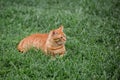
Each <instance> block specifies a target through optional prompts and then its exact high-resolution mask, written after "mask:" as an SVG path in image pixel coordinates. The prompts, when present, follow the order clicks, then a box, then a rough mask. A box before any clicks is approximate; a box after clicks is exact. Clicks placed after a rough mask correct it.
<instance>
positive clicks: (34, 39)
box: [17, 26, 66, 56]
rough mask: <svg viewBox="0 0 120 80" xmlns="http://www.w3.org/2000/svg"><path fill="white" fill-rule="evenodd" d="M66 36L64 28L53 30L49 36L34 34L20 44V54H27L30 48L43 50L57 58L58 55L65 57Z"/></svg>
mask: <svg viewBox="0 0 120 80" xmlns="http://www.w3.org/2000/svg"><path fill="white" fill-rule="evenodd" d="M65 42H66V36H65V34H64V32H63V26H60V27H59V28H58V29H55V30H51V31H50V32H49V33H48V34H32V35H30V36H28V37H26V38H24V39H23V40H21V41H20V43H19V44H18V47H17V48H18V50H19V51H20V52H26V51H28V50H29V49H30V48H32V47H34V48H36V49H41V50H42V51H44V52H45V53H46V54H51V55H53V56H55V55H56V54H59V55H63V54H64V53H65V51H66V50H65Z"/></svg>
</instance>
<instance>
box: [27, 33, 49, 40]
mask: <svg viewBox="0 0 120 80" xmlns="http://www.w3.org/2000/svg"><path fill="white" fill-rule="evenodd" d="M27 38H33V39H37V38H40V39H47V38H48V34H40V33H36V34H32V35H30V36H28V37H27Z"/></svg>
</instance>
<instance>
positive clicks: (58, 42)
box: [54, 39, 65, 45]
mask: <svg viewBox="0 0 120 80" xmlns="http://www.w3.org/2000/svg"><path fill="white" fill-rule="evenodd" d="M54 41H55V42H56V44H58V45H62V44H65V41H62V40H60V39H54Z"/></svg>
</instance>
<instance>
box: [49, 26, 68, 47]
mask: <svg viewBox="0 0 120 80" xmlns="http://www.w3.org/2000/svg"><path fill="white" fill-rule="evenodd" d="M50 35H51V39H52V41H53V42H54V43H56V44H58V45H62V44H65V42H66V35H65V34H64V32H63V26H60V27H59V28H58V29H55V30H52V31H51V32H50Z"/></svg>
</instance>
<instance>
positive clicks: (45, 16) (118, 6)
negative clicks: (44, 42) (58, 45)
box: [0, 0, 120, 80]
mask: <svg viewBox="0 0 120 80" xmlns="http://www.w3.org/2000/svg"><path fill="white" fill-rule="evenodd" d="M119 15H120V1H119V0H0V80H119V79H120V16H119ZM61 24H62V25H64V32H65V33H66V35H67V43H66V49H67V53H66V55H65V56H64V57H63V58H57V59H56V60H54V61H52V60H51V59H50V56H46V55H44V54H43V53H41V52H40V51H34V50H30V51H29V52H27V54H21V53H19V52H18V51H17V49H16V46H17V44H18V43H19V41H20V40H21V39H23V38H24V37H25V36H28V35H30V34H33V33H37V32H39V33H46V32H49V31H50V30H52V29H55V28H57V27H58V26H59V25H61Z"/></svg>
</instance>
